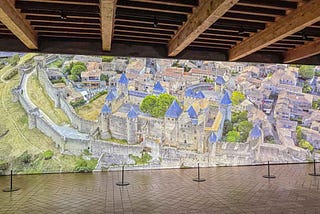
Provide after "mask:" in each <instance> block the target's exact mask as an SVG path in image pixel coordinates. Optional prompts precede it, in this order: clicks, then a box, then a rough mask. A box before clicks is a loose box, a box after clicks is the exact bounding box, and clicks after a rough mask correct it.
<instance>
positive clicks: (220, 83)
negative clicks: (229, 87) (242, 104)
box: [216, 76, 226, 85]
mask: <svg viewBox="0 0 320 214" xmlns="http://www.w3.org/2000/svg"><path fill="white" fill-rule="evenodd" d="M216 83H217V84H218V85H223V84H225V83H226V81H225V80H224V79H223V77H222V76H217V78H216Z"/></svg>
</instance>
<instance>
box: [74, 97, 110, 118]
mask: <svg viewBox="0 0 320 214" xmlns="http://www.w3.org/2000/svg"><path fill="white" fill-rule="evenodd" d="M105 99H106V95H103V96H101V97H99V98H98V99H96V100H94V101H93V102H91V103H88V104H86V105H83V106H80V107H79V108H77V109H76V112H77V114H78V115H79V116H80V117H82V118H84V119H86V120H97V119H98V117H99V115H100V112H101V109H102V106H103V104H104V103H105Z"/></svg>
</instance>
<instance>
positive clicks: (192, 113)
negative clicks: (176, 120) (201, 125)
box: [187, 106, 198, 119]
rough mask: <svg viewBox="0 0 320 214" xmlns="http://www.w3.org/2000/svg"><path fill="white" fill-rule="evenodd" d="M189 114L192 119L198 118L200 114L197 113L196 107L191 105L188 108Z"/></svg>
mask: <svg viewBox="0 0 320 214" xmlns="http://www.w3.org/2000/svg"><path fill="white" fill-rule="evenodd" d="M187 112H188V114H189V117H190V118H191V119H197V118H198V115H197V112H196V111H195V110H194V108H193V107H192V106H190V107H189V108H188V110H187Z"/></svg>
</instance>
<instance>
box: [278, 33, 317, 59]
mask: <svg viewBox="0 0 320 214" xmlns="http://www.w3.org/2000/svg"><path fill="white" fill-rule="evenodd" d="M317 54H320V38H318V39H316V40H315V41H312V42H308V43H306V44H304V45H301V46H298V47H296V48H294V49H291V50H289V51H287V52H286V53H285V54H284V63H291V62H294V61H297V60H300V59H304V58H307V57H311V56H314V55H317Z"/></svg>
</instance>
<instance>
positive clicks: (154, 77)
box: [0, 53, 320, 174]
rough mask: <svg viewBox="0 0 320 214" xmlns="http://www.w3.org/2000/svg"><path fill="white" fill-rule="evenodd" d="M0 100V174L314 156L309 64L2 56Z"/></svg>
mask: <svg viewBox="0 0 320 214" xmlns="http://www.w3.org/2000/svg"><path fill="white" fill-rule="evenodd" d="M0 99H1V103H0V112H1V113H2V115H1V117H0V174H8V173H9V170H11V169H13V170H14V171H15V173H20V174H25V173H48V172H49V173H50V172H89V171H105V170H112V169H119V167H121V166H123V165H125V166H126V167H127V168H130V169H152V168H184V167H194V166H196V164H197V163H200V165H201V166H231V165H254V164H260V163H265V162H266V161H270V162H277V163H279V162H281V163H287V162H306V161H311V160H313V159H314V158H316V159H319V157H320V152H319V151H320V66H311V65H285V64H253V63H238V62H214V61H197V60H194V61H193V60H176V59H154V58H128V57H111V56H82V55H53V54H47V55H45V54H33V53H28V54H16V53H2V54H1V58H0Z"/></svg>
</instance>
